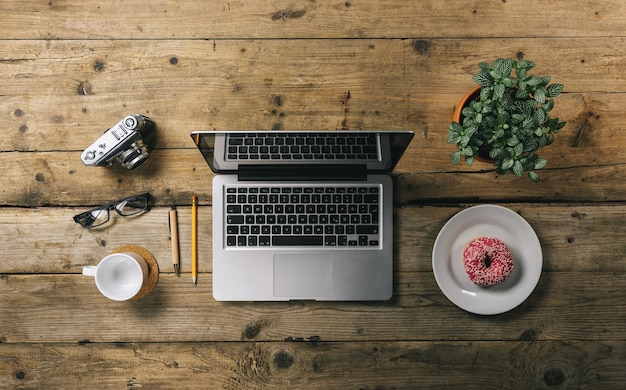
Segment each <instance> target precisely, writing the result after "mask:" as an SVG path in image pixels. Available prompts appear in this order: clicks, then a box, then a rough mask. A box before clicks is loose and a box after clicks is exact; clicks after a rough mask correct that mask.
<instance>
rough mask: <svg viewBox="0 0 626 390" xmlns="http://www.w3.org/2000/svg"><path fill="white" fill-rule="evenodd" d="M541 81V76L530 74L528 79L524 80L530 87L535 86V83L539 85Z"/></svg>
mask: <svg viewBox="0 0 626 390" xmlns="http://www.w3.org/2000/svg"><path fill="white" fill-rule="evenodd" d="M542 82H543V78H541V77H537V76H532V77H530V78H529V79H528V80H526V84H528V85H530V86H532V87H536V86H537V85H540V84H541V83H542Z"/></svg>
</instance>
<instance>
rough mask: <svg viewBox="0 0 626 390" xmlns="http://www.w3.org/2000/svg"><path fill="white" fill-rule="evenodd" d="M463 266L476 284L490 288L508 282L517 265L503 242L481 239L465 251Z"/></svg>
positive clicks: (468, 246) (473, 241) (469, 245)
mask: <svg viewBox="0 0 626 390" xmlns="http://www.w3.org/2000/svg"><path fill="white" fill-rule="evenodd" d="M463 266H464V267H465V272H466V273H467V276H469V278H470V280H471V281H472V282H473V283H474V284H477V285H479V286H482V287H489V286H493V285H496V284H499V283H502V282H504V281H505V280H507V279H508V277H509V276H511V273H512V272H513V268H514V266H515V264H514V262H513V257H512V256H511V251H510V250H509V248H507V246H506V245H505V244H504V242H502V240H500V239H498V238H494V237H479V238H476V239H474V240H472V241H470V243H469V244H467V247H466V248H465V250H464V251H463Z"/></svg>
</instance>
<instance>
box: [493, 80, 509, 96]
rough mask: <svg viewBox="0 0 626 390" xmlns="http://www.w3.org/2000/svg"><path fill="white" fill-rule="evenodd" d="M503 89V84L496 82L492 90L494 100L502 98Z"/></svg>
mask: <svg viewBox="0 0 626 390" xmlns="http://www.w3.org/2000/svg"><path fill="white" fill-rule="evenodd" d="M505 90H506V87H505V86H504V85H503V84H496V86H495V88H494V90H493V99H494V100H500V99H502V97H503V96H504V91H505Z"/></svg>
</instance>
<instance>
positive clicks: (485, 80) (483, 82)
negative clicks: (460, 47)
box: [472, 72, 493, 87]
mask: <svg viewBox="0 0 626 390" xmlns="http://www.w3.org/2000/svg"><path fill="white" fill-rule="evenodd" d="M472 79H473V80H474V81H475V82H476V84H478V85H480V86H481V87H489V86H491V85H493V79H492V78H491V77H489V75H488V74H486V73H482V72H481V73H477V74H475V75H474V77H473V78H472Z"/></svg>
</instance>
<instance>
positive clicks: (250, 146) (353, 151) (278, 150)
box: [191, 131, 413, 173]
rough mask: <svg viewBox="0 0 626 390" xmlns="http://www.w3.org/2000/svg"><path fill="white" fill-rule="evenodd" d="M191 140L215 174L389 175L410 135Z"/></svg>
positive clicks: (276, 134)
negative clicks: (279, 168) (259, 170)
mask: <svg viewBox="0 0 626 390" xmlns="http://www.w3.org/2000/svg"><path fill="white" fill-rule="evenodd" d="M191 137H192V139H193V141H194V142H195V144H196V146H197V147H198V149H199V150H200V152H201V153H202V155H203V156H204V158H205V160H206V161H207V163H208V164H209V166H210V167H211V170H213V172H216V173H235V172H237V171H238V170H239V168H240V167H242V166H246V167H247V166H264V165H285V166H294V165H295V166H298V165H306V166H309V165H320V164H323V165H326V166H327V165H341V166H349V165H360V166H365V167H366V169H367V171H368V172H369V173H389V172H391V171H392V170H393V168H394V167H395V166H396V164H397V163H398V161H399V160H400V157H401V156H402V154H403V153H404V151H405V150H406V148H407V147H408V145H409V143H410V141H411V139H412V138H413V133H412V132H410V131H194V132H193V133H191Z"/></svg>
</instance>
